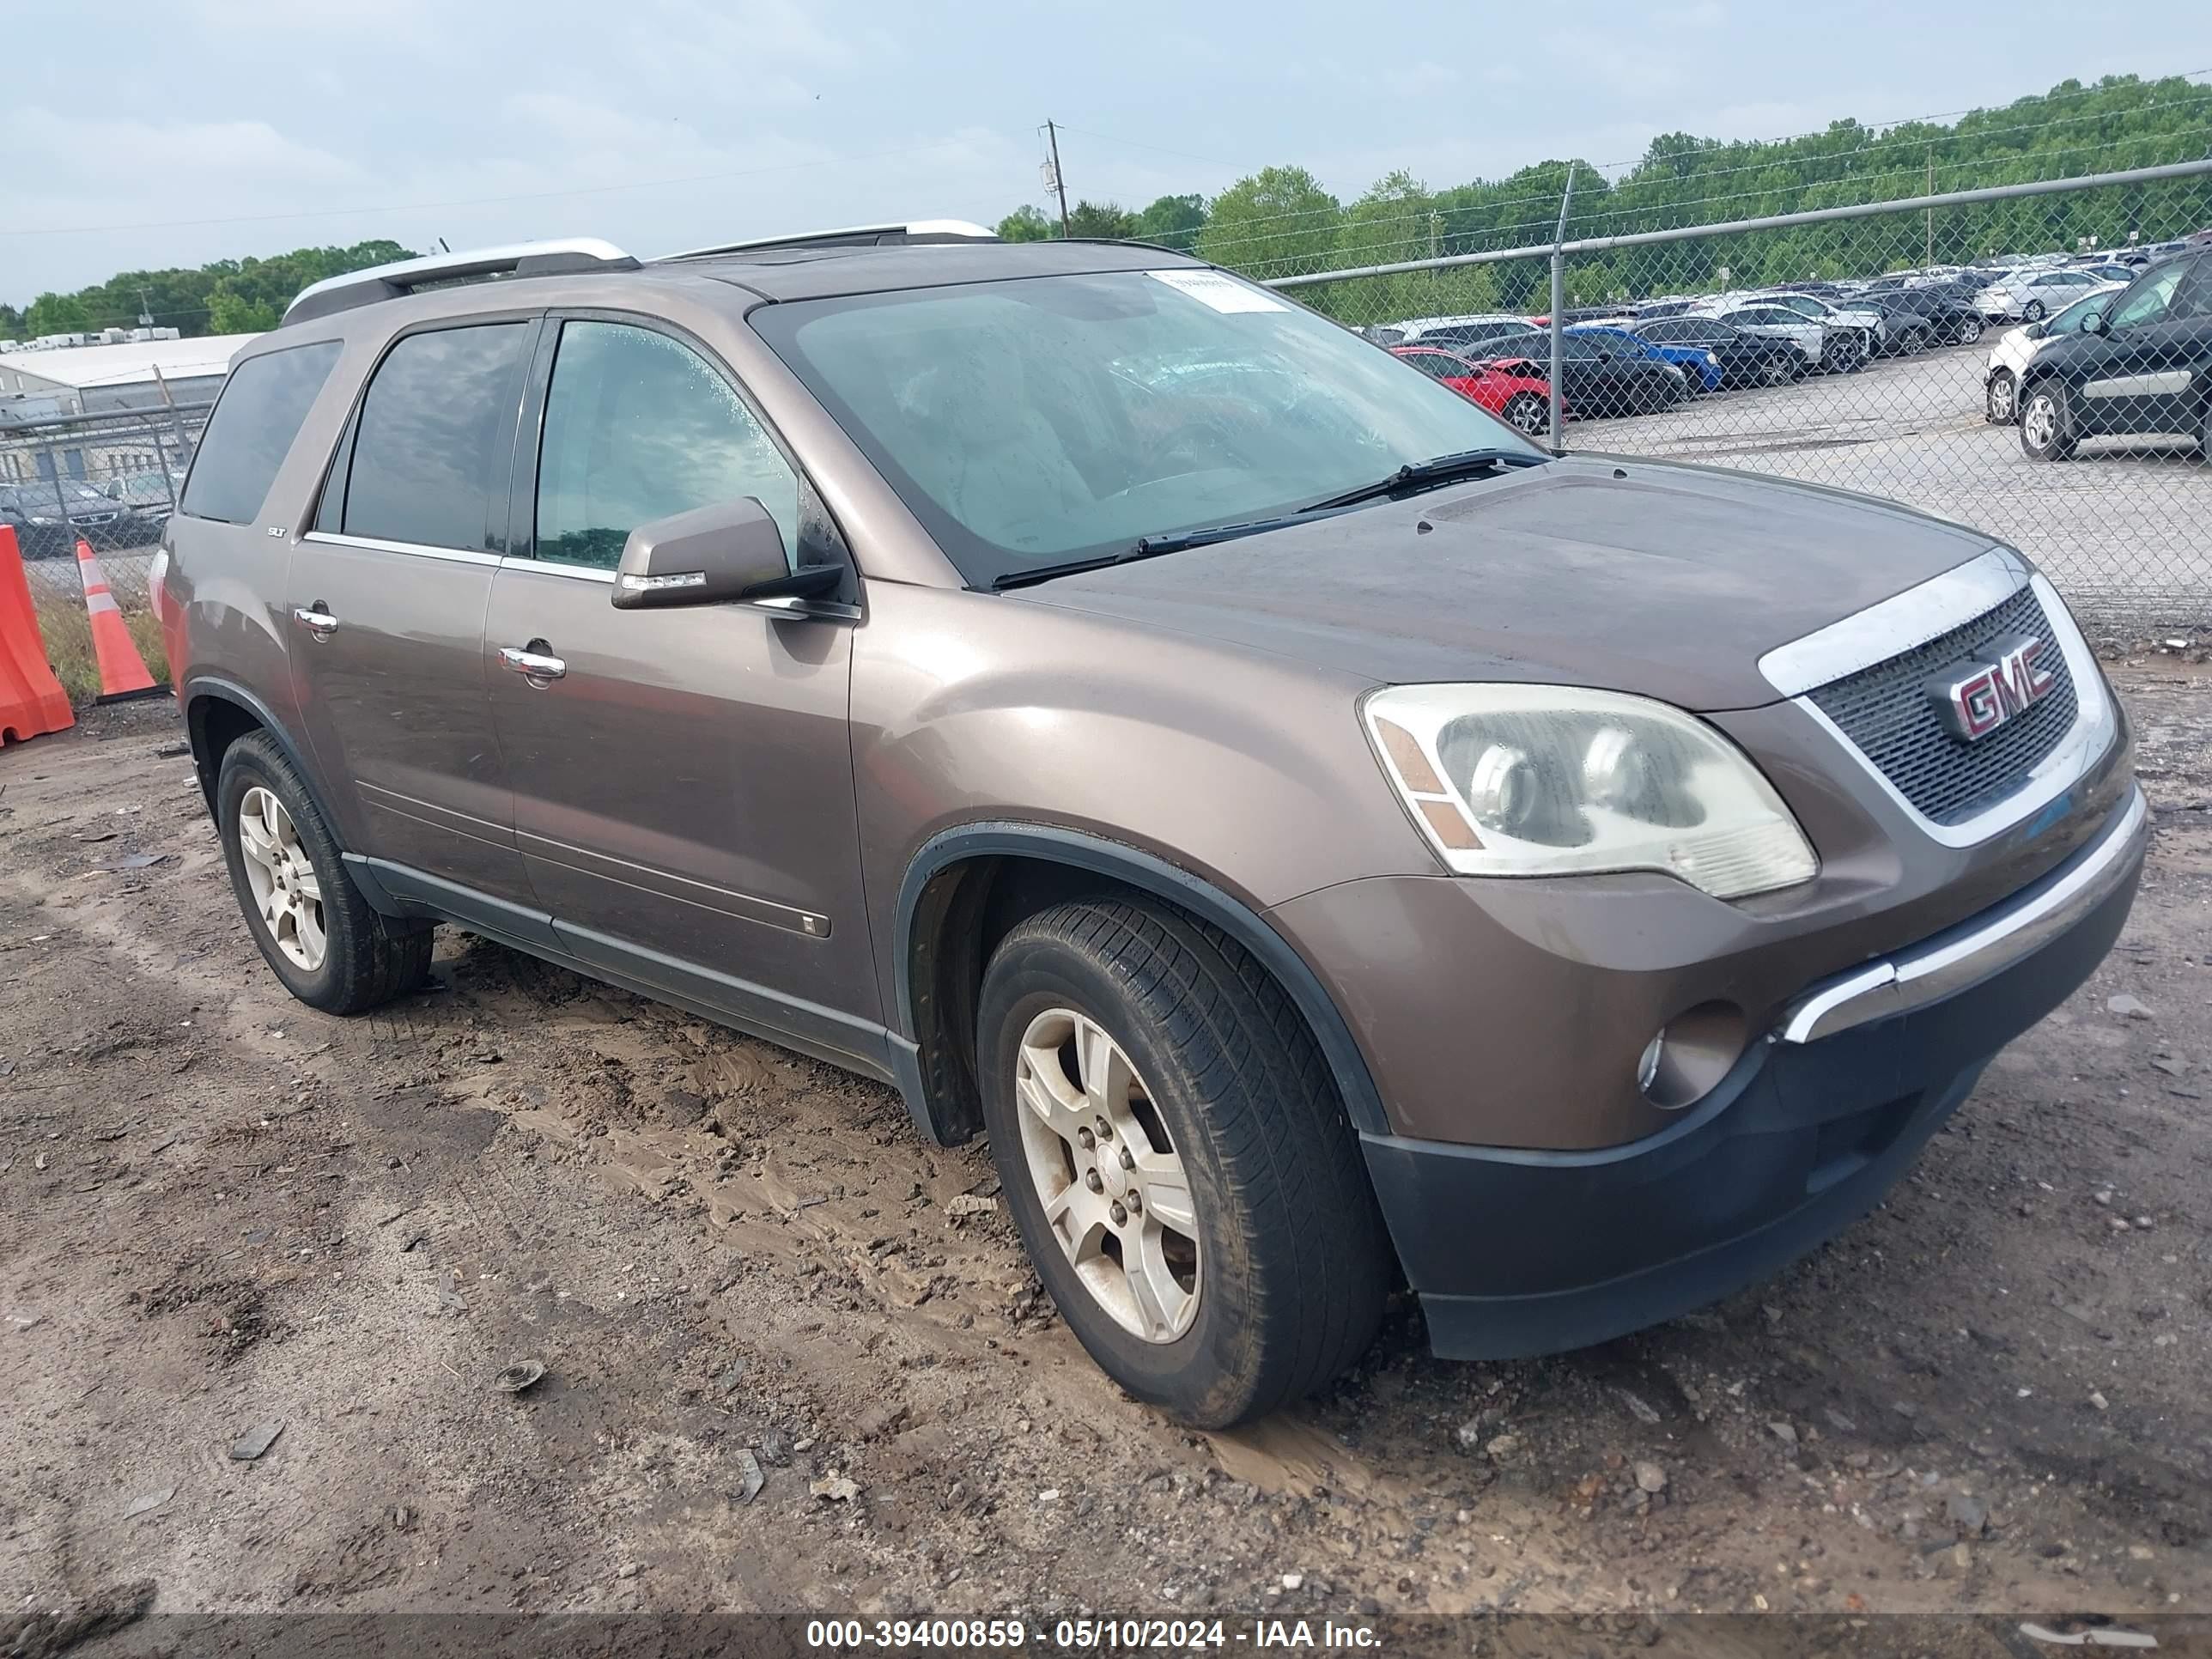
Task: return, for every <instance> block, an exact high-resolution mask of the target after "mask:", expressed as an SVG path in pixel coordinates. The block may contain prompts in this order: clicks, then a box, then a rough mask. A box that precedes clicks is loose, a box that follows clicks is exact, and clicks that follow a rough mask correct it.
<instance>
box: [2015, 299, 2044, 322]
mask: <svg viewBox="0 0 2212 1659" xmlns="http://www.w3.org/2000/svg"><path fill="white" fill-rule="evenodd" d="M2020 314H2021V316H2022V317H2023V318H2025V319H2027V321H2029V322H2031V323H2039V322H2041V321H2042V320H2043V317H2044V311H2043V301H2040V300H2030V301H2028V302H2027V305H2026V306H2024V307H2021V313H2020Z"/></svg>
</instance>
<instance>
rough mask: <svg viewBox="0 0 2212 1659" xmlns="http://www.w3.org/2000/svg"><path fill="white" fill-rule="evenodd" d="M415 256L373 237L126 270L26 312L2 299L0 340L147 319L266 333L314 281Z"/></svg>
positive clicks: (41, 300)
mask: <svg viewBox="0 0 2212 1659" xmlns="http://www.w3.org/2000/svg"><path fill="white" fill-rule="evenodd" d="M411 258H415V255H414V253H413V252H411V251H410V250H409V249H407V248H404V247H402V246H400V245H399V244H398V243H397V242H388V241H372V242H356V243H355V244H353V246H350V247H301V248H294V249H293V250H292V251H291V252H289V253H277V254H272V255H271V256H270V257H269V258H265V259H257V258H244V259H217V260H216V261H215V263H214V264H205V265H200V266H197V267H196V268H193V269H190V270H186V269H184V268H181V267H171V268H169V269H167V270H125V271H119V272H118V273H117V274H116V275H115V276H111V277H109V278H108V279H107V280H106V282H104V283H93V284H92V285H91V286H90V287H88V288H81V289H77V290H76V292H75V293H74V294H41V295H39V296H38V298H36V299H34V300H33V301H31V303H30V304H29V305H27V306H26V307H23V308H22V309H21V311H18V310H17V309H16V308H15V307H14V306H11V305H7V304H0V339H5V340H30V339H36V338H37V337H40V335H44V334H84V333H92V332H95V331H99V330H100V329H104V328H137V327H138V326H139V325H140V324H141V321H142V319H143V320H144V321H147V322H149V323H150V325H152V326H154V327H155V328H173V329H175V330H176V331H178V332H179V334H182V335H185V336H186V337H191V336H195V335H201V334H253V333H258V332H259V331H262V330H264V329H270V328H274V327H276V323H277V319H280V318H281V317H283V314H284V307H286V306H288V305H289V304H291V303H292V298H293V296H294V295H296V294H298V293H299V291H300V290H301V289H303V288H305V287H307V285H308V284H309V283H319V282H321V281H322V280H323V279H324V278H325V277H326V276H343V275H344V274H345V273H346V272H347V271H349V270H362V269H363V268H364V267H366V266H368V265H380V264H387V263H389V262H390V261H392V260H394V259H411Z"/></svg>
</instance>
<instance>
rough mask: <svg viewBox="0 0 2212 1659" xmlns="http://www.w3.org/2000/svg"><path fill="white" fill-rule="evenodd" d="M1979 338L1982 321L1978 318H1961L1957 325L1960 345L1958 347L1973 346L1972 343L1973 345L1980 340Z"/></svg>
mask: <svg viewBox="0 0 2212 1659" xmlns="http://www.w3.org/2000/svg"><path fill="white" fill-rule="evenodd" d="M1981 337H1982V319H1980V318H1978V317H1966V318H1962V319H1960V323H1959V343H1960V345H1972V344H1973V343H1974V342H1975V341H1977V340H1978V339H1980V338H1981Z"/></svg>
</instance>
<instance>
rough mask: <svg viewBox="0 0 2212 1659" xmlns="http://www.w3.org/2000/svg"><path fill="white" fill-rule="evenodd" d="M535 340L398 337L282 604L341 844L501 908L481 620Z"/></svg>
mask: <svg viewBox="0 0 2212 1659" xmlns="http://www.w3.org/2000/svg"><path fill="white" fill-rule="evenodd" d="M534 333H535V325H533V324H532V323H530V322H527V321H501V322H494V323H480V324H474V325H467V326H460V327H454V326H441V327H439V328H436V329H435V330H429V331H422V332H418V333H413V334H407V335H403V336H402V337H400V338H399V340H398V342H397V343H395V344H394V345H393V346H392V349H391V350H390V351H389V352H388V353H386V356H385V358H384V361H383V362H382V363H381V364H380V365H379V366H378V368H377V369H376V372H375V374H374V375H373V376H372V377H371V379H370V380H369V383H368V392H367V394H366V395H365V397H364V398H363V399H362V404H361V407H360V409H359V410H357V411H356V415H355V416H354V419H353V421H352V422H351V423H349V426H348V427H347V428H346V435H345V437H344V438H343V440H341V442H340V448H339V454H338V457H337V461H336V462H335V464H334V465H333V466H332V469H331V479H330V483H328V485H327V486H326V488H325V492H324V496H323V500H322V503H321V505H320V507H319V508H318V510H317V513H316V519H315V526H314V528H313V530H311V531H310V532H308V533H307V535H306V536H305V537H304V538H301V542H300V544H299V546H298V549H297V550H296V551H295V553H294V555H293V557H292V562H291V574H290V577H289V583H288V592H287V595H286V611H287V617H286V625H287V627H288V628H289V629H290V631H291V640H290V651H289V654H290V659H291V664H292V674H293V681H294V685H295V690H296V691H297V693H298V696H299V700H300V707H301V711H302V714H303V715H304V717H305V720H306V723H307V733H308V741H309V742H310V743H311V744H313V747H314V750H315V757H316V759H317V760H318V761H319V763H321V766H322V769H323V771H324V774H325V776H326V777H328V778H329V779H330V780H331V783H332V786H333V787H335V788H337V790H339V791H341V792H343V794H344V795H345V797H346V803H345V805H343V806H342V807H341V808H340V811H341V812H342V813H345V814H346V815H347V816H348V817H350V818H351V820H352V822H351V823H349V825H348V829H349V836H348V839H349V841H350V842H353V843H354V848H355V850H356V851H357V852H361V853H364V854H368V855H369V856H370V857H373V858H379V859H384V860H390V861H391V862H392V863H395V864H398V865H402V866H407V867H408V868H409V869H411V870H416V871H420V872H424V873H426V874H428V875H430V876H433V877H435V878H439V879H440V880H441V881H446V882H452V883H458V884H460V885H462V886H464V887H467V888H471V889H474V890H477V891H478V892H482V893H487V894H489V895H491V896H494V897H495V898H498V899H501V900H502V901H505V902H508V903H516V904H527V903H528V902H529V899H530V886H529V881H528V878H526V876H525V875H524V873H523V868H522V860H521V857H520V854H518V853H517V852H516V851H515V847H514V831H513V797H512V795H511V793H510V792H509V790H508V787H507V775H506V771H505V769H504V768H503V767H502V766H501V761H500V754H499V745H498V743H497V742H496V740H495V738H494V736H493V733H492V723H491V705H490V702H489V697H488V696H487V695H486V692H485V685H484V679H485V670H484V665H483V617H484V610H485V607H486V606H487V605H489V602H490V599H491V587H492V575H493V573H494V572H495V570H496V569H497V568H498V564H499V560H498V555H497V553H496V552H495V548H496V546H497V540H496V538H497V537H498V536H500V535H503V534H504V533H505V519H506V513H507V473H508V465H509V459H510V457H511V455H512V453H513V435H514V418H515V409H516V405H517V402H518V400H519V398H520V394H521V391H522V386H523V374H524V370H525V368H526V364H527V362H528V359H529V346H530V342H531V339H532V336H533V334H534ZM349 809H350V810H349Z"/></svg>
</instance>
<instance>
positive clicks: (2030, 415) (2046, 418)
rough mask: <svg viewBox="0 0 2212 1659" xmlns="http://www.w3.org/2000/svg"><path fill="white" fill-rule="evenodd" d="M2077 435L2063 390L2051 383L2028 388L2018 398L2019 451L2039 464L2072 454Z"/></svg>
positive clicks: (2072, 411)
mask: <svg viewBox="0 0 2212 1659" xmlns="http://www.w3.org/2000/svg"><path fill="white" fill-rule="evenodd" d="M2079 441H2080V435H2078V434H2077V433H2076V432H2075V429H2074V408H2073V404H2072V402H2071V401H2070V400H2069V398H2068V397H2067V395H2066V388H2065V387H2064V386H2059V385H2057V384H2056V383H2054V382H2051V381H2048V380H2046V381H2045V382H2043V383H2042V384H2040V385H2038V386H2030V387H2028V388H2027V389H2026V391H2024V392H2022V393H2021V397H2020V447H2021V449H2023V450H2025V451H2026V452H2027V454H2028V456H2029V458H2030V459H2033V460H2039V461H2063V460H2066V459H2070V458H2071V457H2072V455H2073V453H2074V447H2075V444H2076V443H2078V442H2079Z"/></svg>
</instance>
